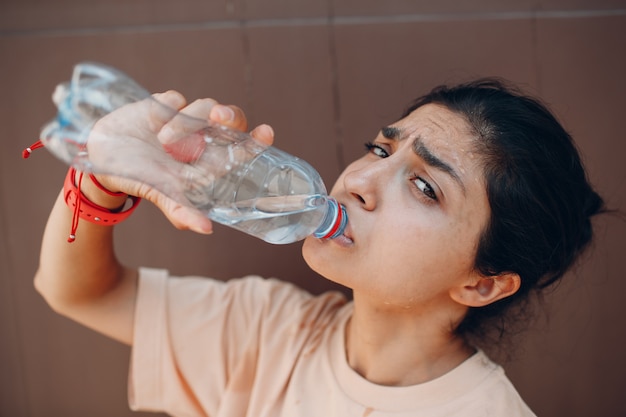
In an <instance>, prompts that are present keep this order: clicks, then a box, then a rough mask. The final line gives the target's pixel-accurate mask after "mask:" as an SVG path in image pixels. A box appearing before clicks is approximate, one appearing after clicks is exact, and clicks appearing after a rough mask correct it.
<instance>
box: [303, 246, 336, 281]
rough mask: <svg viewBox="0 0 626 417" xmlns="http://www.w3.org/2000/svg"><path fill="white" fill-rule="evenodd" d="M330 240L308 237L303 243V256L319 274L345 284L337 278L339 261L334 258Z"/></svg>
mask: <svg viewBox="0 0 626 417" xmlns="http://www.w3.org/2000/svg"><path fill="white" fill-rule="evenodd" d="M330 249H331V248H330V245H329V242H328V241H322V240H320V239H316V238H314V237H308V238H306V240H305V241H304V245H302V257H303V258H304V261H305V262H306V264H307V265H308V266H309V268H311V269H312V270H313V271H315V272H316V273H317V274H319V275H321V276H323V277H324V278H326V279H328V280H329V281H333V282H335V283H337V284H340V285H345V283H344V282H342V280H341V279H337V275H338V272H339V271H338V270H337V266H338V262H339V260H337V259H334V258H333V257H332V254H331V252H330Z"/></svg>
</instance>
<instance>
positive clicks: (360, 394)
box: [329, 303, 501, 412]
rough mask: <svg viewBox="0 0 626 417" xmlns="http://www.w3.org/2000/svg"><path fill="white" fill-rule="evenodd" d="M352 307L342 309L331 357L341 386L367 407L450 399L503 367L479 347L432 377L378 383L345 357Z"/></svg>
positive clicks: (407, 407) (428, 403) (405, 405)
mask: <svg viewBox="0 0 626 417" xmlns="http://www.w3.org/2000/svg"><path fill="white" fill-rule="evenodd" d="M352 311H353V305H352V303H349V304H347V305H346V306H345V307H344V309H343V315H342V317H341V318H340V322H339V323H338V331H336V332H334V333H333V335H332V339H331V341H330V343H331V349H330V350H329V355H330V358H329V360H330V363H331V367H332V369H333V373H334V375H335V379H336V381H337V383H338V385H339V387H340V388H341V389H342V390H343V391H344V393H345V394H346V395H347V396H349V397H350V398H351V399H352V400H354V401H356V402H357V403H359V404H363V405H364V406H366V407H371V408H372V409H376V410H381V411H382V410H385V411H390V412H394V411H395V412H397V411H406V410H414V409H419V408H427V407H432V406H435V405H438V404H445V403H449V402H450V401H453V400H455V399H458V398H459V397H461V396H463V395H465V394H467V393H469V392H470V391H471V390H472V389H474V388H476V387H477V386H478V385H479V384H480V383H481V382H482V381H484V380H485V379H487V377H488V376H489V375H490V374H491V373H492V372H494V371H497V370H500V369H501V368H500V367H499V366H498V365H497V364H495V363H494V362H492V361H491V360H490V359H489V358H488V357H487V355H485V353H484V352H483V351H482V350H480V349H479V350H477V352H476V353H475V354H474V355H472V356H470V357H469V358H468V359H466V360H465V361H464V362H463V363H461V364H460V365H458V366H457V367H456V368H454V369H452V370H451V371H449V372H448V373H446V374H444V375H442V376H440V377H438V378H435V379H433V380H431V381H428V382H425V383H422V384H418V385H411V386H406V387H391V386H384V385H378V384H375V383H373V382H370V381H368V380H367V379H365V378H364V377H362V376H361V375H359V374H358V373H357V372H356V371H355V370H354V369H352V368H351V367H350V365H349V364H348V361H347V358H346V353H345V352H346V350H345V330H346V324H347V322H348V319H349V318H350V317H351V315H352Z"/></svg>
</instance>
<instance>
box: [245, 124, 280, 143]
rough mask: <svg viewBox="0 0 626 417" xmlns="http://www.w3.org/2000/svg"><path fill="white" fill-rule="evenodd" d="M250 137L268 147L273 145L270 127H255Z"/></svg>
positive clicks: (272, 132)
mask: <svg viewBox="0 0 626 417" xmlns="http://www.w3.org/2000/svg"><path fill="white" fill-rule="evenodd" d="M250 135H251V136H252V137H253V138H254V139H255V140H256V141H258V142H260V143H262V144H264V145H268V146H270V145H271V144H272V143H274V129H272V127H271V126H270V125H266V124H263V125H259V126H257V127H255V128H254V129H253V130H252V131H251V132H250Z"/></svg>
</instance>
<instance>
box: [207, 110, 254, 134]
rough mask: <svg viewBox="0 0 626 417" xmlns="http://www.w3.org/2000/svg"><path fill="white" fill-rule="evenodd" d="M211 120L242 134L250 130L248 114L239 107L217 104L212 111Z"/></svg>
mask: <svg viewBox="0 0 626 417" xmlns="http://www.w3.org/2000/svg"><path fill="white" fill-rule="evenodd" d="M209 119H210V120H211V121H213V122H216V123H219V124H221V125H223V126H226V127H229V128H231V129H234V130H239V131H242V132H245V131H246V130H248V120H247V119H246V114H245V113H244V112H243V110H241V109H240V108H239V107H237V106H226V105H224V104H217V105H216V106H215V107H214V108H213V109H211V113H210V114H209Z"/></svg>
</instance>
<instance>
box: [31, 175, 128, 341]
mask: <svg viewBox="0 0 626 417" xmlns="http://www.w3.org/2000/svg"><path fill="white" fill-rule="evenodd" d="M81 188H82V191H83V193H84V194H85V196H86V197H87V198H88V199H89V200H90V201H92V202H94V203H96V204H98V205H101V206H102V207H107V208H115V207H119V206H120V205H122V204H123V202H124V200H125V197H113V196H110V195H107V194H105V193H104V192H102V191H100V190H98V189H97V188H95V186H94V185H93V184H92V183H91V181H90V180H89V179H88V178H87V176H85V177H84V178H83V181H82V187H81ZM72 215H73V213H72V210H71V209H70V208H69V207H67V205H66V204H65V202H64V200H63V195H62V193H61V194H60V195H59V197H58V198H57V201H56V203H55V205H54V207H53V209H52V212H51V214H50V217H49V219H48V223H47V225H46V230H45V232H44V237H43V242H42V248H41V256H40V265H39V270H38V271H37V274H36V276H35V286H36V288H37V290H38V291H39V292H40V293H41V294H42V295H43V297H44V298H45V299H46V301H47V302H48V303H49V304H50V306H51V307H52V308H53V309H54V310H56V311H57V312H59V313H60V314H63V315H65V316H68V317H70V318H72V319H74V320H76V321H79V322H81V323H83V324H85V325H87V326H89V327H92V328H94V329H96V330H98V331H100V332H103V333H105V334H107V335H109V336H111V337H114V338H116V339H118V340H121V341H124V342H127V343H130V340H131V337H132V316H133V313H134V298H135V295H136V276H137V272H136V271H134V270H131V269H128V268H125V267H124V266H122V265H121V264H120V263H119V261H118V260H117V258H116V256H115V252H114V247H113V227H110V226H100V225H96V224H93V223H90V222H87V221H84V220H80V221H79V228H78V233H77V238H76V240H75V241H74V242H72V243H68V241H67V239H68V236H69V234H70V230H71V225H72Z"/></svg>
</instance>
